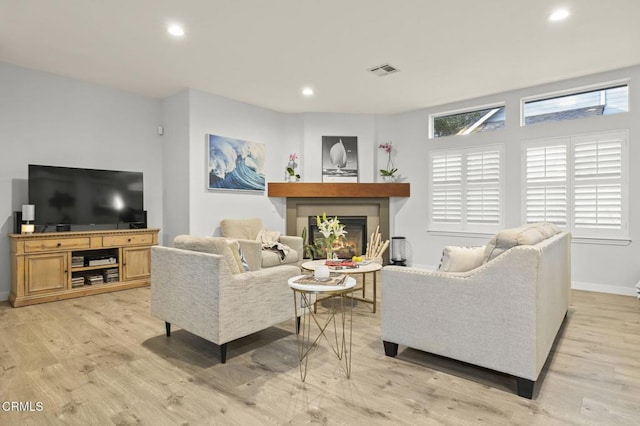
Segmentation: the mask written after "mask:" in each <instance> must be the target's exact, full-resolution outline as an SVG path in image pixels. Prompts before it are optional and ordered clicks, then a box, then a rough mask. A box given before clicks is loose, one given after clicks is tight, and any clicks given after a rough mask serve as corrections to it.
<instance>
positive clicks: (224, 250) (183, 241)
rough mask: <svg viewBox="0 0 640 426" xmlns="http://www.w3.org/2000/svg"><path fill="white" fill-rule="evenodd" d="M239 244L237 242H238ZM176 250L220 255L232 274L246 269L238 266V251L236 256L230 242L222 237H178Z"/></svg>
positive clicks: (175, 241)
mask: <svg viewBox="0 0 640 426" xmlns="http://www.w3.org/2000/svg"><path fill="white" fill-rule="evenodd" d="M236 243H237V242H236ZM173 245H174V247H175V248H178V249H182V250H191V251H199V252H203V253H211V254H218V255H221V256H223V257H224V258H225V260H226V261H227V266H228V267H229V270H230V271H231V273H232V274H239V273H241V272H242V271H243V270H244V269H241V267H242V266H240V267H239V266H238V260H237V259H238V257H239V256H238V255H237V253H238V251H237V250H234V251H235V253H236V255H235V256H234V254H233V251H232V250H231V248H230V247H229V241H228V240H227V239H226V238H220V237H195V236H192V235H178V236H177V237H176V238H175V239H174V240H173Z"/></svg>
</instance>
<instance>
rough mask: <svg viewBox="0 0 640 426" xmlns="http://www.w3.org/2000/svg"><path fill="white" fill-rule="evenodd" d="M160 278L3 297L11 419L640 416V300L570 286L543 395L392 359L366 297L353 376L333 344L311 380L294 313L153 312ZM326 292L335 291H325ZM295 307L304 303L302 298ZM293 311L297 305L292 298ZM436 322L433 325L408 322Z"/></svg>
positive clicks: (467, 369)
mask: <svg viewBox="0 0 640 426" xmlns="http://www.w3.org/2000/svg"><path fill="white" fill-rule="evenodd" d="M149 298H150V290H149V288H141V289H133V290H126V291H121V292H116V293H109V294H101V295H95V296H91V297H85V298H80V299H74V300H67V301H61V302H54V303H46V304H42V305H36V306H28V307H23V308H16V309H13V308H11V307H9V306H8V305H7V304H6V303H4V304H0V403H3V402H7V401H9V402H10V401H21V402H31V403H32V404H34V409H35V403H36V402H41V403H42V407H43V409H42V411H31V412H15V411H10V412H6V411H2V410H0V424H2V425H43V424H77V425H88V424H97V425H108V424H116V425H134V424H145V425H174V424H176V425H186V424H189V425H211V424H216V425H227V424H230V425H234V424H238V425H249V424H251V425H254V424H274V425H276V424H308V423H320V424H353V425H358V424H368V425H377V424H394V425H397V424H406V425H415V424H425V425H430V424H456V425H457V424H469V425H472V424H473V425H475V424H490V425H529V424H539V425H547V424H553V425H564V424H567V425H585V424H597V425H632V424H638V422H639V421H640V301H638V300H636V299H635V298H633V297H624V296H615V295H606V294H601V293H588V292H581V291H573V292H572V306H571V308H570V311H569V315H568V317H567V321H566V322H565V325H564V327H563V329H562V330H561V334H560V338H559V339H558V340H557V341H556V345H555V346H554V349H553V352H552V354H551V359H550V361H549V362H548V363H547V366H546V368H545V372H544V373H543V374H544V375H545V377H544V380H543V382H542V386H541V388H540V392H539V395H538V396H537V399H535V400H526V399H523V398H520V397H518V396H517V395H516V394H515V380H514V379H513V378H510V377H508V376H505V375H502V374H499V373H495V372H491V371H487V370H484V369H480V368H477V367H473V366H470V365H465V364H461V363H458V362H455V361H452V360H448V359H444V358H440V357H437V356H434V355H430V354H427V353H423V352H420V351H416V350H413V349H408V348H405V347H402V346H401V347H400V353H399V355H398V357H397V358H395V359H394V358H388V357H385V356H384V351H383V349H382V343H381V341H380V321H379V313H378V314H372V313H371V305H368V304H364V303H358V304H357V306H356V307H355V308H354V316H353V361H352V372H351V379H347V378H346V377H345V374H344V371H343V369H342V368H341V366H340V364H339V362H338V361H337V360H336V359H335V357H334V355H333V353H332V352H330V349H329V348H328V347H327V345H326V342H323V343H322V344H321V345H320V346H319V347H318V348H317V349H316V350H315V351H314V352H313V353H312V355H311V359H310V361H309V372H308V374H307V379H306V382H305V383H303V382H301V380H300V376H299V370H298V365H297V361H296V337H295V334H293V327H294V323H293V321H290V322H287V323H283V324H281V326H278V327H271V328H269V329H267V330H265V331H263V332H260V333H257V334H255V335H252V336H249V337H246V338H243V339H240V340H238V341H235V342H232V343H230V344H229V349H228V350H229V352H228V359H227V363H226V364H220V362H219V358H218V347H217V346H216V345H214V344H213V343H210V342H207V341H205V340H203V339H200V338H198V337H195V336H193V335H191V334H189V333H186V332H184V331H182V330H179V329H177V328H176V329H175V331H174V332H173V333H172V336H171V337H170V338H166V337H165V335H164V324H163V322H162V321H160V320H158V319H156V318H153V317H152V316H151V315H150V314H149ZM325 303H327V302H325ZM292 305H293V303H292ZM292 309H293V307H292ZM408 326H412V327H427V326H428V324H410V325H408Z"/></svg>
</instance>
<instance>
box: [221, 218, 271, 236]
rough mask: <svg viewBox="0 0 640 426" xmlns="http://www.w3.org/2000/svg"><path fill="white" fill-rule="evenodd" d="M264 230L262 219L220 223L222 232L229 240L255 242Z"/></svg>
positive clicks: (233, 220) (225, 220) (223, 221)
mask: <svg viewBox="0 0 640 426" xmlns="http://www.w3.org/2000/svg"><path fill="white" fill-rule="evenodd" d="M261 229H262V220H261V219H260V218H251V219H223V220H221V221H220V231H221V232H222V235H223V236H224V237H227V238H238V239H242V240H255V239H256V237H257V236H258V233H259V232H260V230H261Z"/></svg>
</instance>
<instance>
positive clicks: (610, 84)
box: [520, 78, 631, 127]
mask: <svg viewBox="0 0 640 426" xmlns="http://www.w3.org/2000/svg"><path fill="white" fill-rule="evenodd" d="M619 86H627V90H628V91H629V90H630V88H631V83H630V79H628V78H625V79H620V80H612V81H607V82H604V83H597V84H591V85H587V86H579V87H573V88H571V89H563V90H558V91H555V92H547V93H542V94H537V95H532V96H526V97H523V98H520V127H529V126H533V125H535V124H529V125H527V124H526V117H525V116H524V108H525V105H526V104H527V103H528V102H537V101H543V100H547V99H553V98H561V97H564V96H572V95H579V94H581V93H584V92H595V91H597V90H607V89H613V88H615V87H619ZM630 101H631V96H629V94H628V92H627V111H626V112H627V113H628V112H630V110H631V102H630ZM615 115H617V114H615ZM563 121H572V120H558V121H553V122H554V123H559V122H563Z"/></svg>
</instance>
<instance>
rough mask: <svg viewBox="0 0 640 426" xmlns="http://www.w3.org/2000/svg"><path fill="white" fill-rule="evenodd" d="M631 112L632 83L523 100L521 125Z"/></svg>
mask: <svg viewBox="0 0 640 426" xmlns="http://www.w3.org/2000/svg"><path fill="white" fill-rule="evenodd" d="M628 111H629V84H628V83H619V84H612V85H607V86H605V87H598V88H590V89H583V90H574V91H572V92H570V93H566V92H565V93H563V94H554V95H547V96H545V97H541V98H540V97H539V98H536V99H529V100H523V101H522V120H521V122H522V125H524V126H529V125H532V124H538V123H545V122H549V121H562V120H574V119H577V118H585V117H591V116H596V115H609V114H617V113H620V112H628Z"/></svg>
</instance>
